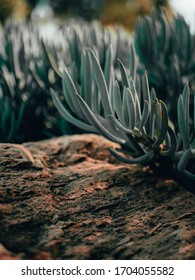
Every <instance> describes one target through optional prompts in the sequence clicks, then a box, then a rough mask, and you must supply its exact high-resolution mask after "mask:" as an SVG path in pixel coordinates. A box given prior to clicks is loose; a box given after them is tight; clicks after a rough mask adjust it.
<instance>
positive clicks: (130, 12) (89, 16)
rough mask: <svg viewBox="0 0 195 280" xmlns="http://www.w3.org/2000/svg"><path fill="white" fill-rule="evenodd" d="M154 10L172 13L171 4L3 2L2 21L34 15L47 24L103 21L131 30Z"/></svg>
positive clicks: (157, 0) (138, 0)
mask: <svg viewBox="0 0 195 280" xmlns="http://www.w3.org/2000/svg"><path fill="white" fill-rule="evenodd" d="M152 6H158V7H159V6H164V7H166V8H167V10H168V11H169V1H168V0H120V1H118V0H55V1H53V0H0V21H1V22H4V21H5V20H6V18H8V17H10V16H12V17H15V18H20V19H24V18H30V17H31V15H32V13H33V14H36V15H37V16H40V17H43V15H44V18H45V19H48V20H51V16H54V17H55V18H58V19H62V20H63V19H64V18H67V17H82V18H84V19H85V20H87V21H91V20H93V19H100V20H101V21H102V22H103V24H115V23H116V24H122V25H123V26H125V27H126V28H127V29H130V30H131V29H133V27H134V23H135V20H136V18H137V16H138V15H140V14H146V13H149V12H150V10H151V8H152Z"/></svg>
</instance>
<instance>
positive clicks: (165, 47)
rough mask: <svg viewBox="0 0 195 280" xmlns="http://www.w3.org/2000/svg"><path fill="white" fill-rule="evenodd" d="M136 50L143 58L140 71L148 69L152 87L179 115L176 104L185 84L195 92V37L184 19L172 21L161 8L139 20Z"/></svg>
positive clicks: (171, 112) (180, 17)
mask: <svg viewBox="0 0 195 280" xmlns="http://www.w3.org/2000/svg"><path fill="white" fill-rule="evenodd" d="M135 49H136V53H137V55H138V57H139V59H140V62H141V65H140V67H139V70H138V71H139V72H142V73H143V72H144V71H145V70H147V72H148V79H149V84H150V87H154V88H155V90H156V91H157V93H158V97H159V98H161V99H162V100H164V101H165V102H166V103H167V106H168V110H169V113H170V115H171V117H172V118H173V119H174V118H176V116H177V113H176V109H177V102H175V100H177V99H178V97H179V95H180V93H181V91H182V89H183V87H184V85H185V84H186V82H187V81H188V83H189V87H190V88H191V89H192V90H194V89H195V73H194V70H195V36H194V35H192V34H191V33H190V28H189V26H188V25H187V23H186V22H185V20H184V19H183V17H182V16H180V15H177V16H175V17H173V18H172V21H169V20H168V19H167V17H166V14H165V13H164V11H163V10H162V9H158V10H154V11H153V12H152V13H151V15H150V16H146V17H144V18H140V19H139V20H138V21H137V24H136V28H135Z"/></svg>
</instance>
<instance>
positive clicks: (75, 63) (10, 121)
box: [0, 21, 130, 143]
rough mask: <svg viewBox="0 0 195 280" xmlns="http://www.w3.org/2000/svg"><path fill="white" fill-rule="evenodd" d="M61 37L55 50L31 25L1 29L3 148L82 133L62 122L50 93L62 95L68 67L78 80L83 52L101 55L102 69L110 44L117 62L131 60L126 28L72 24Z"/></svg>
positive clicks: (8, 24)
mask: <svg viewBox="0 0 195 280" xmlns="http://www.w3.org/2000/svg"><path fill="white" fill-rule="evenodd" d="M57 32H58V37H59V39H58V40H57V42H56V43H55V44H54V43H52V42H48V41H46V40H45V41H44V40H43V39H41V38H40V35H39V32H38V28H37V27H36V26H35V25H34V24H33V23H32V22H30V23H28V24H26V23H25V24H24V23H17V22H14V21H7V22H6V24H5V25H4V27H1V30H0V142H15V143H21V142H25V141H33V140H39V139H43V138H46V137H51V136H57V135H62V134H71V133H82V132H83V131H82V130H81V129H80V128H78V127H75V126H74V125H71V124H70V123H69V122H67V121H66V120H64V119H63V118H61V117H59V114H58V111H57V109H56V108H55V106H54V105H53V103H52V100H51V95H50V93H49V89H50V87H52V88H53V89H55V90H56V91H60V90H61V83H62V74H61V73H62V71H63V69H64V67H65V66H66V67H67V66H68V67H72V72H73V73H74V75H75V79H80V76H79V75H78V73H77V72H78V71H81V69H80V68H81V56H80V52H81V49H82V48H85V47H87V46H89V47H92V48H93V49H94V50H96V52H97V53H98V54H99V56H100V58H101V61H102V62H101V63H102V67H104V57H105V53H106V49H107V46H108V45H109V44H110V43H112V44H113V45H114V46H115V57H121V58H125V57H127V56H128V55H127V51H128V44H129V40H130V36H127V33H126V32H125V31H124V30H123V29H122V28H117V29H113V28H103V27H102V26H101V25H100V24H98V23H97V22H94V23H93V24H92V25H91V26H88V25H87V24H86V23H84V22H80V23H78V22H77V23H75V22H74V21H70V22H65V24H63V25H62V26H60V28H59V30H58V31H57ZM93 46H94V47H93ZM115 60H116V58H115ZM123 60H124V59H123ZM115 64H116V63H115ZM116 65H117V64H116Z"/></svg>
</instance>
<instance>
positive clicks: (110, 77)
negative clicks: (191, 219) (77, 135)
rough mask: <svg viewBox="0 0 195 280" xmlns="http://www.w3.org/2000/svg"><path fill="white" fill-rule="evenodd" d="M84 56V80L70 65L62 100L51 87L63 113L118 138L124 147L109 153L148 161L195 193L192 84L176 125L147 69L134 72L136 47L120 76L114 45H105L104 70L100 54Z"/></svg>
mask: <svg viewBox="0 0 195 280" xmlns="http://www.w3.org/2000/svg"><path fill="white" fill-rule="evenodd" d="M82 61H83V65H82V66H81V69H82V71H81V77H80V80H81V83H80V84H78V83H77V80H75V79H74V76H73V75H72V73H71V72H69V71H68V69H66V70H65V71H64V73H63V78H62V83H63V95H64V101H62V100H60V97H59V95H58V94H56V93H55V91H54V90H51V95H52V98H53V101H54V104H55V105H56V107H57V109H58V110H59V112H60V113H61V115H62V116H63V117H64V118H65V119H66V120H67V121H70V122H71V123H73V124H74V125H77V126H79V127H81V128H83V129H87V130H89V131H92V132H95V133H99V134H101V135H102V136H104V137H105V138H107V139H109V140H111V141H114V142H116V143H119V144H120V145H121V148H120V149H117V150H113V149H110V152H111V153H112V155H113V156H115V157H116V158H117V159H119V160H120V161H122V162H125V163H129V164H136V163H141V164H148V165H150V166H151V167H152V168H153V169H154V170H156V171H158V172H162V173H165V172H167V173H168V174H169V175H170V174H172V175H173V174H174V176H175V177H176V178H179V180H180V182H181V181H182V182H184V181H185V186H186V188H188V189H189V190H190V191H191V192H193V193H195V188H194V187H193V186H192V184H194V180H195V159H194V158H195V149H194V147H195V146H194V145H195V128H194V124H193V123H194V116H195V108H193V114H194V115H193V116H191V115H190V112H189V104H190V90H189V86H188V84H186V86H185V88H184V90H183V93H182V94H181V95H180V97H179V99H178V106H177V107H178V109H177V114H178V122H177V125H176V126H175V125H174V124H173V122H172V121H171V119H170V118H169V114H168V109H167V106H166V104H165V103H164V102H163V101H161V100H159V99H158V98H157V96H156V93H155V90H154V89H152V90H150V89H149V83H148V77H147V73H146V72H145V73H144V74H143V75H142V76H140V75H136V68H137V64H136V63H135V61H136V57H135V53H134V51H133V47H132V46H131V63H130V67H129V69H126V68H125V66H124V65H123V63H122V62H121V61H119V65H120V77H119V79H118V80H117V77H116V75H115V73H114V71H113V69H114V66H113V62H112V61H113V60H112V47H111V46H110V47H109V48H108V50H107V56H106V66H107V67H106V71H105V72H103V71H102V68H101V66H100V61H99V58H98V56H97V55H96V54H95V53H94V52H93V51H92V50H91V49H89V48H88V49H87V50H86V51H85V52H84V53H83V58H82ZM121 153H122V154H123V155H122V154H121ZM129 155H130V156H131V157H129ZM165 166H166V169H165ZM167 168H168V169H167ZM165 170H166V171H165ZM170 170H171V173H170V172H169V171H170ZM178 174H179V175H178Z"/></svg>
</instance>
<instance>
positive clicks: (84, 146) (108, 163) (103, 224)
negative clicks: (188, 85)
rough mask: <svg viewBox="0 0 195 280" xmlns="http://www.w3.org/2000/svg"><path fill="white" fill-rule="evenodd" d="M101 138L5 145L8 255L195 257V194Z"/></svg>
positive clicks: (2, 223) (2, 213)
mask: <svg viewBox="0 0 195 280" xmlns="http://www.w3.org/2000/svg"><path fill="white" fill-rule="evenodd" d="M116 146H117V145H116V144H113V143H111V142H109V141H107V140H105V139H103V138H102V137H100V136H97V135H91V134H84V135H74V136H65V137H59V138H54V139H51V140H45V141H41V142H35V143H24V144H23V145H13V144H0V174H1V177H0V182H1V184H0V243H1V244H2V245H1V247H0V259H9V258H20V259H195V250H194V248H195V208H194V205H195V196H193V195H192V194H191V193H189V192H187V191H186V190H184V189H183V188H182V187H181V186H179V185H178V184H177V183H175V182H174V181H172V180H170V179H167V180H165V179H163V178H157V177H156V176H155V175H154V174H153V173H152V172H151V171H150V170H149V169H148V168H146V167H144V168H143V167H141V166H134V165H125V164H122V163H120V162H118V161H117V160H115V159H114V158H113V157H112V156H111V155H110V153H109V151H108V147H113V148H115V147H116Z"/></svg>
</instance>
